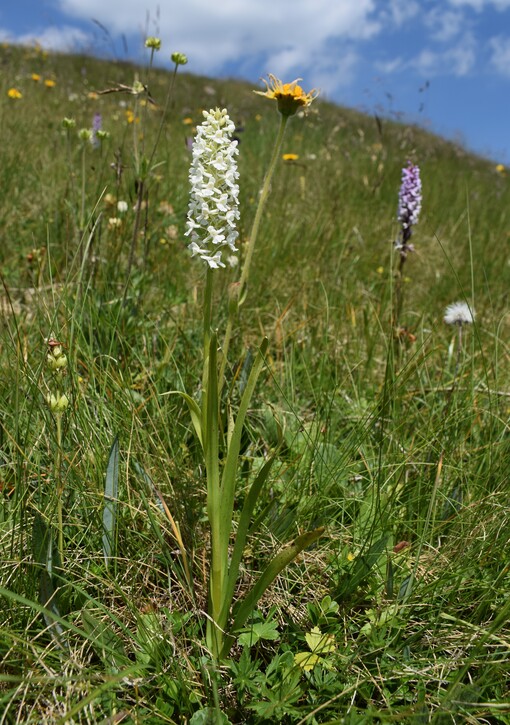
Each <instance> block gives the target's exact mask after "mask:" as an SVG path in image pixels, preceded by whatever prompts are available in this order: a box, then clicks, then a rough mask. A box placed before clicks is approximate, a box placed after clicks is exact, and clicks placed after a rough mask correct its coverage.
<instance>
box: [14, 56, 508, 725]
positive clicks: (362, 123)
mask: <svg viewBox="0 0 510 725" xmlns="http://www.w3.org/2000/svg"><path fill="white" fill-rule="evenodd" d="M160 52H161V53H163V52H165V53H168V52H169V51H168V50H167V49H163V50H161V51H160ZM148 57H149V55H148ZM0 65H1V68H2V74H1V81H0V128H1V132H2V144H1V146H0V184H1V189H2V195H1V196H0V236H1V244H0V271H1V282H2V289H1V290H0V312H1V317H0V361H1V362H0V366H1V370H2V375H1V378H0V390H1V398H0V410H1V417H0V465H1V475H0V485H1V497H2V500H1V508H0V553H1V564H0V571H1V574H0V601H1V614H0V713H2V712H3V714H0V723H2V724H3V723H96V722H105V723H106V722H125V723H139V722H143V723H155V724H156V723H161V722H163V723H165V722H167V723H187V722H190V723H193V724H194V725H196V724H197V723H206V722H211V723H228V722H231V723H275V722H282V723H326V722H328V723H349V724H352V725H354V724H356V725H357V724H358V723H379V722H383V723H386V722H388V723H389V722H404V723H427V722H434V723H460V722H469V723H475V722H487V723H510V696H509V694H508V693H509V690H508V682H509V680H510V656H509V652H510V649H509V647H510V630H509V627H508V618H509V614H510V610H509V607H510V605H509V602H510V553H509V552H510V521H509V507H508V503H509V495H510V483H509V481H510V476H509V460H510V459H509V453H510V450H509V449H510V443H509V441H510V439H509V433H508V413H509V396H510V388H509V384H508V380H509V377H508V375H509V372H510V365H509V355H508V339H509V331H510V324H509V320H510V318H509V315H508V311H507V310H508V290H509V282H510V256H509V253H508V249H509V234H510V177H508V176H507V175H506V173H505V171H504V170H501V169H500V170H497V169H495V168H494V166H493V164H491V163H489V162H487V161H486V160H484V159H481V158H477V157H474V156H472V155H470V154H468V153H467V152H466V151H464V150H463V149H461V148H459V147H457V146H455V145H453V144H452V143H448V142H446V141H444V140H442V139H440V138H438V137H435V136H433V135H430V134H428V133H426V132H425V131H423V130H421V129H419V128H415V127H409V126H405V125H399V124H396V123H393V122H390V121H388V120H385V119H376V118H372V117H368V116H364V115H361V114H358V113H356V112H354V111H352V110H349V109H344V108H339V107H337V106H334V105H332V104H329V103H326V102H324V101H321V99H320V97H319V99H318V100H316V101H314V103H313V104H311V106H310V108H309V109H308V110H307V112H306V113H305V114H302V113H299V114H298V115H297V116H296V117H293V118H290V119H289V122H288V126H287V129H286V134H285V138H284V142H283V146H282V148H281V149H280V151H279V153H278V164H277V168H276V171H275V175H274V177H273V179H272V182H271V187H270V194H269V197H268V201H267V204H266V205H265V207H264V211H263V215H262V218H261V224H260V229H259V234H258V237H257V240H256V245H255V248H254V256H253V260H252V264H251V271H250V276H249V281H248V284H247V288H246V290H247V291H246V299H245V300H244V303H243V304H242V305H239V306H238V307H236V305H235V302H236V298H235V291H236V290H237V289H238V287H236V286H235V283H236V282H237V281H238V280H239V277H240V274H241V270H242V269H243V265H244V263H245V260H246V255H247V250H248V249H249V240H250V238H251V237H252V235H253V221H254V218H255V215H256V210H257V206H258V204H259V203H260V190H261V186H262V183H263V179H264V175H265V173H266V171H267V169H268V165H269V162H270V158H271V154H272V149H273V145H274V142H275V138H276V134H277V130H278V124H279V115H278V113H277V111H276V104H275V103H274V101H271V100H268V99H265V98H261V97H260V96H258V95H255V94H254V93H253V89H252V88H250V87H249V86H247V85H245V84H243V83H239V82H237V81H215V80H211V79H208V78H199V77H195V76H191V75H189V74H186V73H185V72H182V70H183V69H182V67H181V68H179V70H178V72H177V74H176V75H175V77H173V75H172V74H171V73H166V72H163V71H160V70H156V69H154V68H152V67H150V64H149V63H148V65H147V67H145V68H135V67H133V66H130V65H127V64H113V63H105V62H102V61H99V60H96V59H93V58H86V57H80V56H60V55H47V54H45V53H43V52H41V51H40V50H37V49H21V48H15V47H10V46H3V47H2V48H1V49H0ZM184 70H185V67H184ZM137 78H138V79H139V80H140V81H141V82H142V83H143V84H145V85H146V87H147V90H146V91H143V89H139V88H136V86H135V80H136V79H137ZM130 89H131V90H133V89H135V90H139V91H140V92H139V93H132V92H129V91H130ZM106 90H109V91H111V92H109V93H102V92H103V91H106ZM215 107H219V108H226V109H228V113H229V115H230V117H231V119H233V121H234V123H235V124H236V131H235V135H236V137H237V138H238V139H239V157H238V165H239V173H240V176H239V187H240V212H241V216H240V222H239V224H238V230H239V235H240V236H239V244H238V246H239V248H240V255H239V256H240V261H239V264H238V266H237V267H232V268H226V269H222V270H213V275H212V276H213V277H214V286H213V288H212V290H213V291H212V309H213V320H212V328H213V329H214V330H217V334H218V340H219V343H218V348H219V351H218V355H219V358H218V366H217V367H216V366H215V365H214V363H213V362H209V363H208V362H207V360H208V359H209V361H210V360H211V359H212V355H213V348H214V344H213V345H212V346H211V347H208V346H207V344H206V342H205V341H206V340H208V339H209V335H210V334H214V333H211V332H210V329H209V327H208V326H207V325H204V322H203V320H204V309H206V300H207V292H206V291H205V290H206V289H209V287H208V286H207V287H206V270H205V268H204V264H203V263H202V262H201V261H200V260H199V259H197V258H191V256H190V254H189V251H188V249H187V245H188V243H189V238H188V237H186V236H184V232H185V229H186V227H185V223H186V215H187V211H188V203H189V193H190V186H189V181H188V173H189V167H190V162H191V153H190V145H191V140H192V139H193V136H194V134H195V131H196V127H197V125H198V124H200V123H202V121H203V117H202V110H203V109H206V110H207V109H209V108H215ZM98 114H100V121H99V119H98V118H97V116H98ZM95 116H96V120H95V121H94V117H95ZM94 123H95V124H96V127H97V126H99V125H101V130H102V132H104V133H102V134H101V133H100V134H99V136H101V135H102V136H103V137H102V138H97V137H96V140H95V142H94V143H93V141H94V138H91V129H92V128H93V125H94ZM282 154H286V155H287V154H288V155H291V154H292V155H294V156H295V158H291V159H290V160H289V159H287V160H285V159H284V158H282ZM408 160H410V161H411V162H413V163H415V164H418V165H419V168H420V171H421V179H422V184H423V207H422V211H421V216H420V219H419V223H418V224H417V225H416V227H415V228H414V232H413V237H412V241H413V244H414V247H415V251H414V252H413V253H412V254H409V257H408V259H407V260H406V262H405V265H404V266H403V267H402V269H401V274H399V255H398V252H397V251H396V250H395V246H394V242H395V240H396V239H397V238H398V237H399V233H400V229H399V223H398V221H397V204H398V192H399V187H400V180H401V172H402V168H403V167H404V166H406V164H407V162H408ZM207 278H208V279H209V275H207ZM399 296H400V297H401V309H400V310H399V311H398V313H397V311H396V310H397V297H399ZM457 300H460V301H466V302H467V303H468V304H469V305H470V306H471V308H472V309H474V310H476V318H475V323H474V324H472V325H469V324H465V325H459V324H458V325H453V326H449V325H446V324H445V323H444V322H443V316H444V310H445V306H446V305H448V304H450V303H452V302H455V301H457ZM229 307H230V315H229ZM232 310H233V312H232ZM230 323H233V334H232V340H231V342H230V347H229V349H228V352H227V344H226V342H225V340H226V338H225V337H224V335H225V330H226V329H228V325H229V324H230ZM266 337H267V338H268V348H267V352H265V353H264V355H263V356H262V357H260V358H259V357H257V355H258V353H257V351H258V350H259V348H260V346H261V344H263V340H264V338H266ZM48 341H50V342H48ZM52 341H53V342H52ZM222 341H223V342H222ZM208 355H209V357H208ZM64 358H65V361H64ZM204 358H205V360H204ZM262 358H263V359H262ZM259 359H260V365H261V367H260V373H259V375H258V380H255V378H254V377H253V376H255V373H254V372H253V371H254V370H256V368H257V365H258V362H257V361H258V360H259ZM208 365H209V367H208ZM217 370H219V371H220V372H219V374H218V376H217ZM250 371H251V372H252V377H253V388H254V389H253V394H252V396H251V398H250V399H249V400H248V399H247V398H246V396H245V395H244V391H246V389H247V388H249V386H250V382H249V381H250V379H251V378H250V377H249V376H250ZM216 377H217V382H218V385H219V392H218V395H217V412H218V415H215V414H214V412H213V413H211V410H214V408H213V404H212V403H211V402H210V401H211V400H212V398H210V397H208V396H212V395H213V392H214V391H213V387H214V386H213V383H212V380H213V378H214V379H216ZM255 383H256V384H255ZM214 385H216V383H214ZM246 395H247V394H246ZM52 396H53V397H52ZM186 396H188V397H186ZM63 397H65V400H63ZM204 400H205V401H209V403H206V404H204ZM193 401H194V403H195V406H196V409H197V410H198V414H197V415H198V416H199V417H200V415H202V414H203V415H204V417H203V418H202V419H201V424H197V423H196V419H194V418H193V416H190V411H191V412H192V413H193V411H194V410H195V409H194V408H193ZM243 401H245V402H246V411H247V413H246V419H245V424H244V426H243V427H242V435H240V439H239V455H238V457H236V463H238V466H237V467H236V469H235V475H234V479H235V484H236V488H235V498H234V515H233V522H232V531H231V536H230V538H229V540H228V542H227V543H228V544H229V546H230V549H229V551H230V554H229V556H230V562H232V560H233V559H235V548H234V540H235V536H236V535H239V532H242V531H243V526H244V523H243V522H244V518H243V516H244V514H243V510H244V511H246V510H247V509H246V507H249V506H250V501H251V498H250V495H251V494H249V493H248V492H249V490H250V486H252V485H253V482H254V481H255V486H256V485H257V483H256V482H257V481H259V482H260V487H261V493H260V495H259V496H258V498H257V501H256V503H254V508H253V511H251V516H249V517H248V519H247V520H248V524H249V531H248V535H247V538H246V541H245V542H244V545H243V546H242V547H241V550H242V563H241V565H240V570H239V576H238V578H237V579H236V582H235V591H234V592H233V610H232V613H231V616H229V617H228V621H227V623H226V624H225V633H226V634H229V633H230V634H232V638H233V639H232V642H231V644H232V646H231V648H230V650H229V652H228V655H226V656H225V657H221V658H219V659H218V657H217V656H213V655H214V652H213V654H211V647H210V632H209V626H210V625H209V626H208V625H207V621H208V616H209V621H210V612H211V611H212V610H211V608H210V607H211V598H214V595H213V594H210V591H212V590H213V589H214V584H213V583H211V582H212V581H213V574H212V573H211V570H212V569H214V567H212V565H211V559H210V557H211V553H210V552H211V547H212V548H213V549H214V546H215V543H214V536H215V534H214V525H211V521H214V511H215V510H216V509H215V505H217V506H219V510H222V506H223V507H224V506H225V499H226V495H225V491H223V495H222V497H220V501H219V502H216V504H214V503H211V493H210V481H211V475H212V474H211V471H212V470H216V471H219V473H220V475H223V474H224V472H225V471H226V470H229V467H230V465H231V461H230V458H229V451H230V450H231V449H232V437H233V421H234V419H235V418H236V416H238V419H240V416H241V414H240V411H242V410H243V405H244V402H243ZM208 405H209V408H207V406H208ZM207 413H208V417H207V415H206V414H207ZM206 422H207V425H206ZM197 425H198V429H197ZM200 426H201V427H200ZM240 429H241V427H240ZM213 430H215V431H216V432H217V440H218V441H219V448H218V451H217V456H216V460H215V461H212V462H211V455H212V454H211V450H212V449H213V446H212V444H211V445H210V446H209V444H206V443H205V441H209V440H212V438H211V439H210V438H209V436H212V435H213V433H212V431H213ZM234 437H235V436H234ZM212 458H214V455H212ZM271 462H272V463H271ZM215 466H216V469H215V468H214V467H215ZM253 490H254V489H253V488H252V489H251V491H253ZM243 507H245V508H244V509H243ZM223 510H225V509H223ZM211 511H212V513H211ZM228 524H229V526H230V517H228ZM248 524H247V526H248ZM321 527H324V531H323V533H322V534H321V535H320V536H319V534H318V533H317V535H316V536H314V537H313V541H312V539H310V542H311V543H310V542H308V543H310V545H308V546H305V545H304V543H303V546H302V547H301V546H297V545H296V542H298V543H299V542H301V541H303V542H304V541H305V539H302V538H301V535H303V534H305V533H306V532H310V531H311V532H319V530H320V529H321ZM289 542H294V545H295V546H297V548H296V551H295V555H293V556H292V557H290V555H289V557H290V558H289V561H288V564H287V566H286V567H285V568H283V567H282V568H278V571H276V570H275V577H274V580H272V581H271V585H270V586H268V587H267V589H266V588H265V587H264V589H265V591H264V593H263V595H262V596H261V598H260V599H258V597H256V596H255V594H254V591H255V590H256V586H257V581H259V579H258V577H259V576H260V574H261V573H263V572H265V571H266V572H267V571H268V570H267V569H266V567H267V566H268V562H271V561H272V560H273V561H274V559H273V557H275V556H276V557H278V556H279V555H280V554H281V553H282V552H289V551H292V544H289ZM285 545H287V549H285V548H283V547H284V546H285ZM298 548H299V549H300V550H299V551H298V550H297V549H298ZM284 556H285V554H284ZM276 561H279V559H278V558H277V559H276ZM270 566H271V565H270ZM275 566H276V565H275ZM262 578H264V574H262ZM268 578H271V577H268ZM254 585H255V589H254V588H253V587H254ZM245 597H247V599H245ZM250 597H252V598H253V601H254V603H255V605H256V606H254V609H253V611H251V610H250V612H249V616H247V617H246V620H245V621H244V622H243V625H242V627H240V628H237V629H236V628H234V629H232V627H233V622H234V623H235V621H236V616H237V613H239V610H240V609H242V606H243V602H246V601H248V600H249V598H250ZM215 621H216V620H215Z"/></svg>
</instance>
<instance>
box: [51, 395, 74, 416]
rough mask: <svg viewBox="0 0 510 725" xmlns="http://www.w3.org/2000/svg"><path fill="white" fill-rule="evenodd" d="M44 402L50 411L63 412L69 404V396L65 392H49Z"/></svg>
mask: <svg viewBox="0 0 510 725" xmlns="http://www.w3.org/2000/svg"><path fill="white" fill-rule="evenodd" d="M46 402H47V403H48V406H49V408H50V410H51V412H52V413H63V412H64V410H65V409H66V408H67V406H68V405H69V398H68V397H67V395H65V394H64V395H54V394H53V393H50V394H49V395H48V396H47V398H46Z"/></svg>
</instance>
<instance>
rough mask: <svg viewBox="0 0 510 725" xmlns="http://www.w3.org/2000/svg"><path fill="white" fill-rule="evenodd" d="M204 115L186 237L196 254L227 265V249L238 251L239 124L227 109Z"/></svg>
mask: <svg viewBox="0 0 510 725" xmlns="http://www.w3.org/2000/svg"><path fill="white" fill-rule="evenodd" d="M204 117H205V121H204V122H203V123H202V124H201V125H200V126H199V127H198V129H197V135H196V137H195V140H194V143H193V160H192V163H191V168H190V172H189V181H190V184H191V198H190V203H189V209H188V220H187V222H186V227H187V231H186V236H191V242H190V244H189V245H188V249H189V250H190V252H191V254H192V256H195V255H196V254H198V255H199V256H200V258H201V259H202V260H203V261H204V262H206V263H207V264H208V265H209V267H212V268H213V269H215V268H217V267H224V266H225V264H224V262H222V260H221V255H222V251H223V249H225V248H227V249H228V251H229V253H231V254H236V253H237V248H236V246H235V242H236V240H237V237H238V232H237V229H236V222H237V220H238V219H239V208H238V204H239V200H238V199H239V187H238V185H237V179H238V177H239V173H238V171H237V164H236V160H235V156H236V155H237V154H238V149H237V141H232V139H231V136H232V134H233V133H234V130H235V125H234V123H233V122H232V121H231V120H230V118H229V116H228V114H227V111H226V110H225V109H223V110H222V111H220V110H219V109H218V108H217V109H216V110H211V111H204Z"/></svg>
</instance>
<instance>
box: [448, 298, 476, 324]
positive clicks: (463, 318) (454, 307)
mask: <svg viewBox="0 0 510 725" xmlns="http://www.w3.org/2000/svg"><path fill="white" fill-rule="evenodd" d="M443 319H444V321H445V322H446V324H447V325H471V324H472V323H473V322H474V319H475V311H474V310H473V309H472V308H471V307H470V306H469V305H468V304H467V302H452V304H450V305H448V306H447V308H446V309H445V312H444V318H443Z"/></svg>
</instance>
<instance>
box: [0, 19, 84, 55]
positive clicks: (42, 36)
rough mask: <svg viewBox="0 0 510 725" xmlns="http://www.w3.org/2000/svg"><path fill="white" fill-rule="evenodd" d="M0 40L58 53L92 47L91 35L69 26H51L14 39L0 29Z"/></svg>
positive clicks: (10, 34) (7, 32)
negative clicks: (36, 45)
mask: <svg viewBox="0 0 510 725" xmlns="http://www.w3.org/2000/svg"><path fill="white" fill-rule="evenodd" d="M0 39H1V40H2V41H5V42H9V43H19V44H20V45H34V44H36V43H37V44H38V45H40V46H41V47H43V48H48V49H51V50H56V51H59V52H63V53H65V52H76V51H77V50H80V51H83V52H87V51H88V50H90V49H91V48H92V47H93V44H94V38H93V36H92V35H91V34H89V33H86V32H84V31H83V30H80V29H79V28H75V27H72V26H70V25H64V26H59V27H56V26H51V27H48V28H45V29H44V30H34V31H33V32H32V33H23V34H22V35H17V36H16V37H14V36H13V35H12V33H10V32H9V31H7V30H4V29H0Z"/></svg>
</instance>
